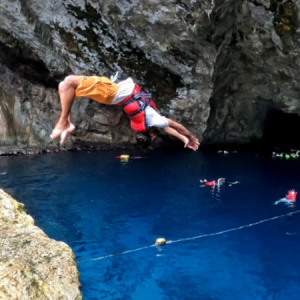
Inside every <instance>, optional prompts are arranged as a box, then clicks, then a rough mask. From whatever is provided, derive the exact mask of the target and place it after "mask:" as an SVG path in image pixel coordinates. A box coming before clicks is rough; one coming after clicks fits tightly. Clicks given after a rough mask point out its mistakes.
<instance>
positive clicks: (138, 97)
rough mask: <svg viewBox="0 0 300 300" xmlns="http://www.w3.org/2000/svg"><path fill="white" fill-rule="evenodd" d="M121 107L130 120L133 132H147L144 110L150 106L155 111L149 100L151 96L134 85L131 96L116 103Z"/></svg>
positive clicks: (151, 101)
mask: <svg viewBox="0 0 300 300" xmlns="http://www.w3.org/2000/svg"><path fill="white" fill-rule="evenodd" d="M118 105H120V106H122V108H123V111H124V112H125V113H126V114H127V115H128V116H129V118H130V126H131V128H132V129H133V130H134V131H137V132H145V131H148V129H149V128H147V125H146V116H145V109H146V107H147V106H151V107H152V108H153V109H155V110H156V111H157V108H156V106H155V103H154V102H153V100H152V99H151V94H146V93H145V92H144V91H143V90H142V89H141V87H140V86H139V85H137V84H136V85H135V87H134V90H133V93H132V95H130V96H128V97H127V98H126V99H125V100H123V101H122V102H120V103H118Z"/></svg>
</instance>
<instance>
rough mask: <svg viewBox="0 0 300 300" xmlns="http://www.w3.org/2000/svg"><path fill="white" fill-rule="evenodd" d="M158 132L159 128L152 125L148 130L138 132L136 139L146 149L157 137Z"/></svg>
mask: <svg viewBox="0 0 300 300" xmlns="http://www.w3.org/2000/svg"><path fill="white" fill-rule="evenodd" d="M158 134H159V130H158V129H157V128H155V127H151V128H150V129H149V130H148V131H146V132H138V133H137V134H136V136H135V139H136V141H137V143H138V145H139V146H141V147H142V148H143V149H146V148H148V147H149V146H150V145H151V143H152V142H153V141H154V140H155V139H156V138H157V136H158Z"/></svg>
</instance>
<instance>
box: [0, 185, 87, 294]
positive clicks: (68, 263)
mask: <svg viewBox="0 0 300 300" xmlns="http://www.w3.org/2000/svg"><path fill="white" fill-rule="evenodd" d="M23 206H24V205H23V204H22V203H19V202H17V201H16V200H14V199H13V198H12V197H11V196H9V195H8V194H7V193H5V192H4V191H3V190H0V249H1V252H0V299H1V300H2V299H5V300H10V299H14V300H17V299H22V300H27V299H30V300H33V299H38V300H43V299H45V300H46V299H47V300H48V299H49V300H50V299H51V300H52V299H53V300H63V299H68V300H73V299H76V300H81V299H82V295H81V292H80V283H79V272H78V270H77V264H76V261H75V256H74V253H73V252H72V250H71V249H70V248H69V246H68V245H67V244H65V243H63V242H58V241H55V240H52V239H50V238H49V237H48V236H47V235H46V234H45V233H44V232H43V231H42V230H41V229H40V228H38V227H37V226H34V221H33V219H32V217H30V216H29V215H27V214H26V213H25V212H24V211H23Z"/></svg>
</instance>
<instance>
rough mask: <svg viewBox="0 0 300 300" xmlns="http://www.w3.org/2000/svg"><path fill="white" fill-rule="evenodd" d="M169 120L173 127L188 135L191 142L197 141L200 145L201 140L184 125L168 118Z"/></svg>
mask: <svg viewBox="0 0 300 300" xmlns="http://www.w3.org/2000/svg"><path fill="white" fill-rule="evenodd" d="M167 120H168V122H169V126H170V127H171V128H173V129H175V130H177V131H178V132H179V133H180V134H182V135H184V136H186V137H187V138H188V139H189V140H190V143H195V144H197V145H198V146H199V145H200V142H199V140H198V139H197V138H196V137H194V136H193V135H192V134H191V133H190V132H189V131H188V130H187V129H186V128H185V127H184V126H183V125H181V124H180V123H177V122H175V121H174V120H172V119H167Z"/></svg>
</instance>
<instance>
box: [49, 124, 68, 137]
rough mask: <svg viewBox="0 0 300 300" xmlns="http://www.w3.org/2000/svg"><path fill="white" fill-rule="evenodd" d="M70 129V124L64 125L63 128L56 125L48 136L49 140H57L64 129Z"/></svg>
mask: <svg viewBox="0 0 300 300" xmlns="http://www.w3.org/2000/svg"><path fill="white" fill-rule="evenodd" d="M69 127H70V123H69V122H68V123H66V124H65V125H63V126H58V124H57V125H56V126H55V127H54V129H53V130H52V133H51V134H50V138H51V139H52V140H55V139H57V138H59V137H60V136H61V134H62V132H63V131H64V130H66V129H68V128H69Z"/></svg>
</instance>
